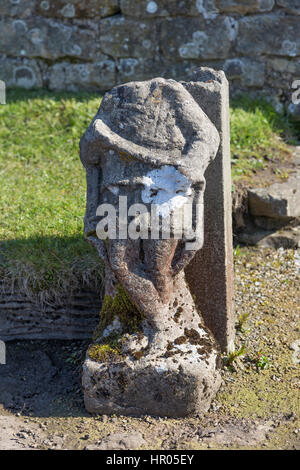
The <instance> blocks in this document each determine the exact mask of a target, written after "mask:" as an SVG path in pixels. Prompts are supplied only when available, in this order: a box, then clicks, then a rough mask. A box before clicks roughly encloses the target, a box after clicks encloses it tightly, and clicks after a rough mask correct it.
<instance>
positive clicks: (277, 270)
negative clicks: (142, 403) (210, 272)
mask: <svg viewBox="0 0 300 470" xmlns="http://www.w3.org/2000/svg"><path fill="white" fill-rule="evenodd" d="M235 273H236V280H235V283H236V294H235V303H236V313H237V339H236V348H237V350H239V351H240V353H241V356H240V357H238V358H236V359H235V360H232V359H233V358H232V357H230V358H229V360H228V358H227V359H226V358H225V357H224V368H223V385H222V387H221V390H220V391H219V393H218V395H217V397H216V399H215V401H214V402H213V404H212V406H211V409H210V410H209V412H208V413H205V414H204V415H201V416H194V417H191V418H186V419H178V420H176V419H162V418H155V417H148V416H145V417H142V418H130V417H116V416H111V417H109V416H99V417H93V416H90V415H89V414H88V413H87V412H86V411H85V409H84V406H83V401H82V393H81V387H80V371H81V361H82V358H83V352H84V350H85V348H86V347H87V343H85V342H82V341H18V342H11V343H8V344H7V364H6V365H0V449H87V450H88V449H100V450H101V449H109V450H115V449H116V450H117V449H166V450H169V449H178V450H179V449H182V450H187V449H191V450H197V449H199V450H200V449H207V448H208V449H220V448H221V449H299V448H300V396H299V387H300V376H299V358H300V354H299V351H300V334H299V331H300V330H299V313H300V294H299V290H300V289H299V285H300V283H299V280H300V279H299V277H300V252H299V250H298V252H297V251H296V252H294V251H291V250H286V251H284V250H278V251H272V250H266V249H264V250H263V249H255V248H251V249H249V248H248V249H247V248H244V249H240V248H237V249H236V250H235ZM241 348H242V349H241ZM226 364H227V365H226Z"/></svg>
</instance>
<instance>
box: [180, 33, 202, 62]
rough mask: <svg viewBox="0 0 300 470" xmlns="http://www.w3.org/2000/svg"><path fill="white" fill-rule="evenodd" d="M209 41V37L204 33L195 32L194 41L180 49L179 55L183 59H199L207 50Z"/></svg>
mask: <svg viewBox="0 0 300 470" xmlns="http://www.w3.org/2000/svg"><path fill="white" fill-rule="evenodd" d="M207 41H208V36H207V34H206V33H205V32H204V31H195V32H194V33H193V39H192V41H190V42H187V43H185V44H183V45H182V46H181V47H179V49H178V52H179V55H180V56H181V57H182V58H183V59H197V58H198V57H199V56H201V54H202V53H203V51H204V50H205V47H206V44H207Z"/></svg>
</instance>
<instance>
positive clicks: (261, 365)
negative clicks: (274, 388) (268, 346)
mask: <svg viewBox="0 0 300 470" xmlns="http://www.w3.org/2000/svg"><path fill="white" fill-rule="evenodd" d="M252 362H253V363H254V364H255V366H256V369H257V371H260V370H265V369H268V368H269V367H270V359H269V358H268V357H267V356H265V355H264V354H262V353H261V352H258V353H257V355H256V357H255V358H254V359H253V360H252Z"/></svg>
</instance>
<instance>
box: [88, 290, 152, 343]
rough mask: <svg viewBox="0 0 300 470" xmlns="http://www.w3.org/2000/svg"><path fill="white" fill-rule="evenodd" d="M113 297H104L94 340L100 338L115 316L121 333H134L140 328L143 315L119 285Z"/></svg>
mask: <svg viewBox="0 0 300 470" xmlns="http://www.w3.org/2000/svg"><path fill="white" fill-rule="evenodd" d="M116 290H117V293H116V295H115V296H114V297H110V296H109V295H105V296H104V299H103V303H102V309H101V312H100V322H99V325H98V327H97V328H96V330H95V333H94V340H96V339H97V338H99V337H101V336H102V333H103V331H104V330H105V328H106V327H107V326H108V325H110V324H111V323H112V322H113V321H114V318H115V317H116V316H117V317H118V319H119V321H120V323H121V325H122V330H123V331H122V332H123V333H129V334H132V333H136V332H137V331H139V330H140V328H141V326H140V325H141V322H142V320H143V314H142V313H141V312H140V310H139V309H138V308H137V306H136V305H135V304H134V303H133V302H132V300H131V299H130V297H129V295H128V293H127V292H126V290H125V289H124V287H123V286H122V285H121V284H118V286H117V289H116Z"/></svg>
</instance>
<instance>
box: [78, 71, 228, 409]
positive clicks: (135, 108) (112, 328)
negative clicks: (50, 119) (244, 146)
mask: <svg viewBox="0 0 300 470" xmlns="http://www.w3.org/2000/svg"><path fill="white" fill-rule="evenodd" d="M219 143H220V137H219V133H218V131H217V130H216V128H215V126H214V125H213V124H212V122H211V121H210V120H209V118H208V117H207V115H206V114H205V113H204V112H203V111H202V109H201V107H200V106H199V104H197V102H196V101H195V100H194V98H193V96H192V95H191V94H190V93H189V92H188V91H187V89H186V87H185V86H184V85H183V84H181V83H178V82H175V81H173V80H165V79H162V78H157V79H153V80H150V81H146V82H132V83H128V84H125V85H121V86H118V87H115V88H113V89H112V90H111V91H110V92H109V93H107V94H106V95H105V96H104V98H103V101H102V103H101V106H100V109H99V111H98V113H97V115H96V117H95V118H94V120H93V122H92V123H91V125H90V126H89V128H88V129H87V131H86V133H85V135H84V136H83V138H82V140H81V145H80V150H81V152H80V155H81V160H82V163H83V165H84V166H85V168H86V172H87V209H86V216H85V236H86V238H87V240H88V241H89V242H90V243H91V244H92V245H93V246H94V247H95V248H96V249H97V250H98V253H99V255H100V257H101V258H102V260H103V261H104V264H105V295H104V299H103V306H102V310H101V312H100V323H99V326H98V328H97V330H96V332H95V335H94V339H93V344H92V345H91V346H90V348H89V350H88V352H87V358H86V361H85V364H84V369H83V387H84V394H85V404H86V408H87V409H88V411H90V412H94V413H104V414H109V413H118V414H133V415H141V414H152V415H156V416H185V415H188V414H191V413H194V412H196V411H200V410H206V409H208V407H209V405H210V402H211V399H212V397H213V396H214V395H215V393H216V392H217V390H218V388H219V386H220V373H219V367H220V355H219V347H218V345H217V344H216V342H215V340H214V338H213V335H212V333H211V332H210V331H209V330H208V329H207V328H206V327H205V325H204V321H203V319H202V317H201V312H200V311H199V310H198V309H197V307H196V305H195V302H194V299H193V297H192V294H191V292H190V289H189V287H188V285H187V282H186V279H185V272H184V268H185V267H186V266H187V264H188V263H189V262H190V261H191V259H192V258H193V257H194V255H195V253H196V252H198V251H199V250H200V249H201V247H202V245H203V233H204V223H205V221H204V220H203V214H204V211H203V205H204V202H203V201H204V199H203V198H204V191H205V178H204V172H205V170H206V168H207V167H208V165H209V163H210V162H211V161H212V160H213V159H214V158H215V156H216V153H217V151H218V147H219ZM110 207H113V208H114V209H115V210H114V211H113V212H112V214H110V216H109V217H107V219H103V218H101V217H103V216H104V215H105V213H106V212H109V208H110ZM187 207H189V214H190V222H191V224H190V226H189V227H188V228H187V227H186V226H185V225H184V224H183V225H180V224H181V222H182V221H184V220H187V219H185V217H186V215H185V214H187V213H188V212H187V210H186V209H187ZM145 209H146V210H145ZM127 211H128V216H127ZM124 214H125V216H124ZM150 215H151V216H152V217H150ZM176 217H177V219H176ZM178 218H179V219H180V221H181V222H180V223H179V231H178ZM101 221H102V222H101ZM143 221H144V222H145V223H144V225H143ZM154 222H157V225H156V226H155V223H154ZM105 224H107V226H111V231H108V232H107V237H106V239H105V240H104V238H105V237H103V236H101V234H103V230H102V229H103V228H104V225H105ZM154 226H155V227H154ZM154 229H155V230H154ZM181 229H182V230H181ZM101 230H102V231H101ZM153 232H155V233H153ZM101 238H102V239H101Z"/></svg>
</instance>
